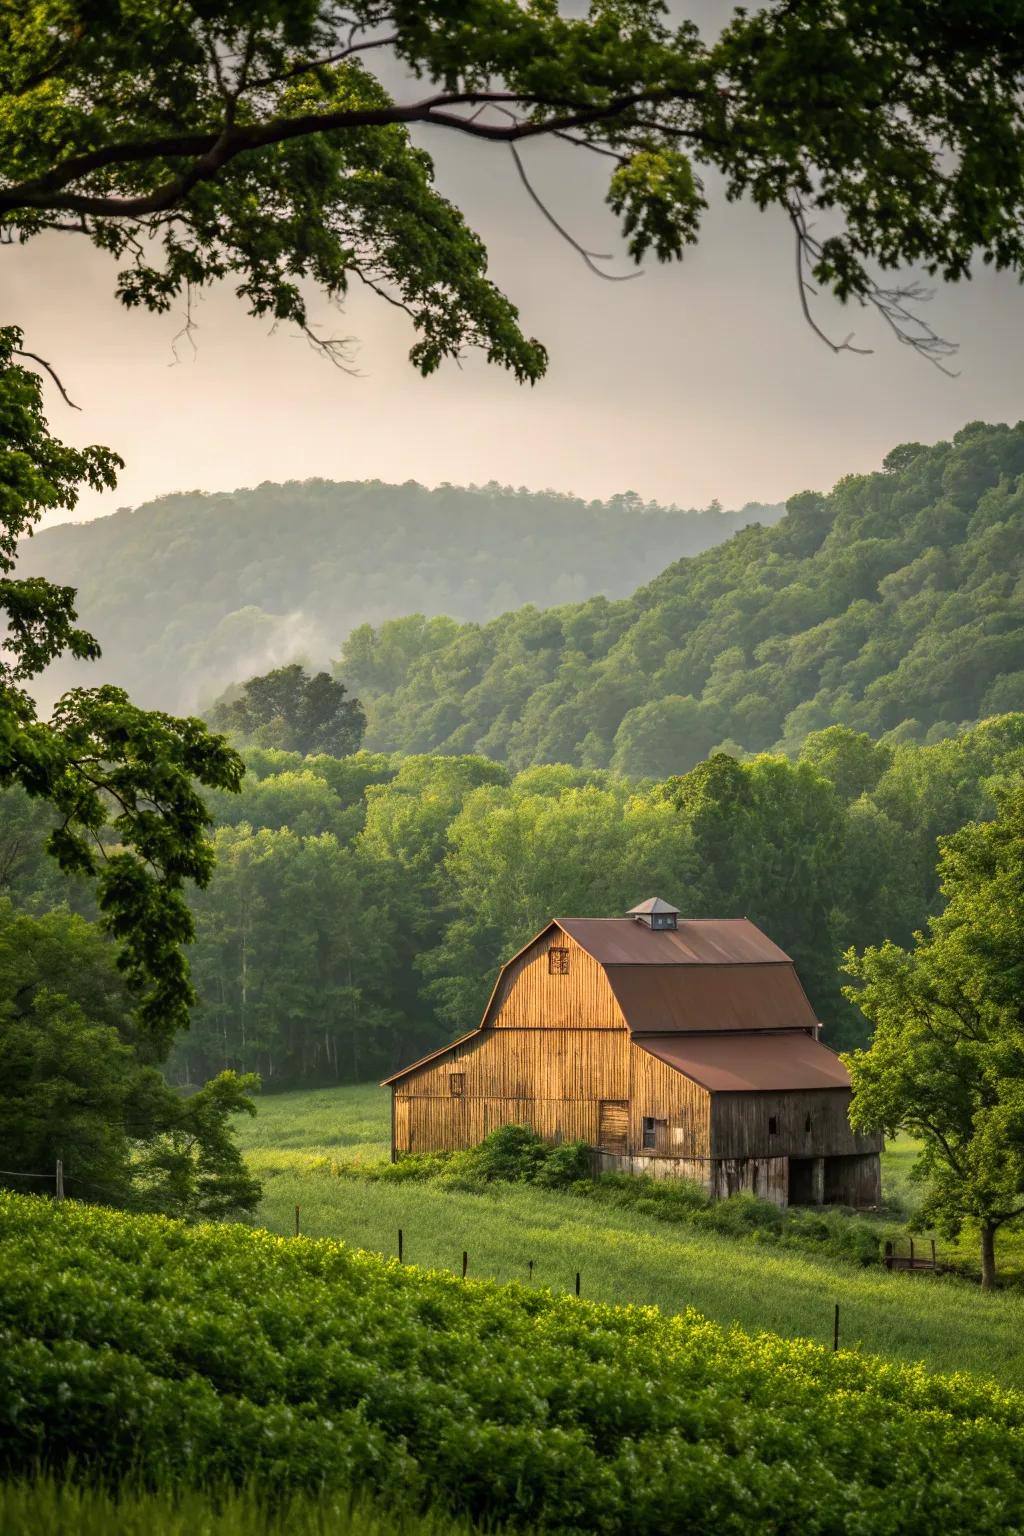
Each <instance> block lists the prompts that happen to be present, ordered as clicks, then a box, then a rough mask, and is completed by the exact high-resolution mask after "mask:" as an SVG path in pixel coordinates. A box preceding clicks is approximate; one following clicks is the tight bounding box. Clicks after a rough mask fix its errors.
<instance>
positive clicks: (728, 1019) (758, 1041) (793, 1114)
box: [386, 897, 881, 1206]
mask: <svg viewBox="0 0 1024 1536" xmlns="http://www.w3.org/2000/svg"><path fill="white" fill-rule="evenodd" d="M820 1029H821V1026H820V1025H819V1023H818V1021H817V1020H816V1019H815V1017H814V1013H813V1011H812V1009H811V1005H810V1003H809V1002H808V1000H807V995H806V993H805V992H804V989H803V987H802V986H801V984H800V979H799V977H798V976H797V973H796V968H795V967H794V965H793V962H792V961H791V960H790V958H789V956H788V955H786V954H784V953H783V951H782V950H781V949H779V948H778V946H777V945H775V944H773V943H772V941H771V940H770V939H769V938H768V937H767V936H766V935H765V934H764V933H762V932H761V930H760V929H759V928H757V927H755V926H754V924H753V923H751V922H748V921H747V919H746V918H730V919H700V920H690V919H686V920H682V919H680V917H679V914H678V912H677V910H676V909H675V908H674V907H671V906H669V905H668V904H667V903H666V902H663V901H661V900H659V899H658V898H656V897H655V898H652V899H651V900H649V901H645V902H643V903H642V904H641V905H640V906H639V907H635V908H634V909H633V910H632V911H631V912H630V913H629V914H628V916H626V917H622V918H591V917H566V918H555V919H553V920H552V921H551V922H550V923H549V924H548V925H547V927H546V928H544V929H543V930H542V932H540V933H539V934H537V936H536V937H535V938H533V939H531V940H530V942H529V944H527V945H526V946H525V948H523V949H521V950H520V951H519V953H518V954H517V955H514V956H513V958H512V959H511V960H509V962H508V963H507V964H506V965H505V966H504V967H503V968H502V971H501V974H500V975H499V977H498V980H497V984H496V985H495V988H494V991H493V993H492V995H491V999H490V1002H489V1003H488V1004H487V1007H486V1009H485V1010H484V1016H483V1018H482V1019H481V1021H480V1023H479V1025H478V1026H477V1028H476V1029H474V1030H473V1031H472V1032H471V1033H470V1034H468V1035H465V1036H463V1037H462V1039H460V1040H457V1041H455V1042H454V1044H452V1045H448V1046H445V1047H444V1048H443V1049H442V1050H439V1051H434V1052H432V1054H431V1055H429V1056H425V1057H424V1058H423V1059H422V1060H421V1061H417V1062H414V1063H413V1065H412V1066H410V1067H406V1068H405V1070H404V1071H402V1072H397V1073H395V1075H394V1076H393V1077H390V1078H388V1079H387V1080H386V1083H387V1085H388V1086H390V1087H391V1090H392V1156H393V1157H398V1156H401V1155H402V1154H403V1153H407V1152H428V1151H435V1150H438V1149H454V1148H459V1147H469V1146H472V1145H474V1144H475V1143H476V1142H479V1141H481V1140H482V1139H483V1138H484V1136H486V1135H487V1134H488V1132H490V1131H492V1130H494V1129H495V1127H496V1126H499V1125H507V1124H517V1125H530V1126H532V1127H533V1129H534V1130H535V1131H537V1132H538V1134H539V1135H541V1136H544V1137H546V1138H548V1139H549V1140H551V1141H561V1140H575V1139H582V1140H584V1141H586V1142H588V1143H590V1145H591V1146H593V1148H594V1149H595V1158H594V1162H595V1168H596V1170H597V1171H602V1172H603V1171H608V1170H612V1169H620V1170H628V1171H630V1172H633V1173H650V1174H654V1175H655V1176H658V1177H669V1176H673V1175H676V1176H683V1177H685V1178H688V1179H695V1180H697V1181H698V1182H699V1183H701V1184H703V1185H704V1187H705V1188H706V1189H707V1190H708V1192H709V1193H710V1194H712V1195H714V1196H716V1197H717V1196H725V1195H730V1194H735V1193H736V1192H738V1191H740V1190H750V1191H752V1192H753V1193H755V1194H758V1195H761V1196H763V1197H765V1198H767V1199H769V1200H773V1201H775V1202H776V1203H777V1204H779V1205H786V1204H788V1203H790V1202H792V1203H795V1204H802V1205H809V1204H822V1203H825V1204H843V1205H851V1206H870V1205H876V1204H877V1203H878V1201H879V1198H880V1172H879V1152H880V1151H881V1140H880V1138H878V1137H875V1136H862V1135H858V1134H857V1133H856V1132H854V1131H853V1130H852V1129H851V1128H850V1123H849V1119H848V1108H849V1103H850V1079H849V1076H848V1074H847V1071H846V1068H845V1067H844V1066H843V1064H842V1062H841V1061H840V1060H839V1058H838V1056H836V1055H835V1053H834V1052H832V1051H830V1050H829V1049H828V1048H827V1047H826V1046H824V1045H822V1044H821V1043H820V1040H819V1034H820Z"/></svg>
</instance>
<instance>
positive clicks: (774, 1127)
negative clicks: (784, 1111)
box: [768, 1115, 779, 1136]
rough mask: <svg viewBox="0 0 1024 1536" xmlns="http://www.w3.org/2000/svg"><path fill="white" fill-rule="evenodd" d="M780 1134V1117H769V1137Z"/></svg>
mask: <svg viewBox="0 0 1024 1536" xmlns="http://www.w3.org/2000/svg"><path fill="white" fill-rule="evenodd" d="M778 1133H779V1117H778V1115H769V1116H768V1135H769V1136H777V1135H778Z"/></svg>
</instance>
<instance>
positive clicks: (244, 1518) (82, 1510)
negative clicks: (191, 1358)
mask: <svg viewBox="0 0 1024 1536" xmlns="http://www.w3.org/2000/svg"><path fill="white" fill-rule="evenodd" d="M482 1529H483V1527H480V1526H477V1525H470V1524H469V1523H467V1522H465V1521H463V1520H459V1519H456V1518H455V1517H454V1516H452V1515H450V1514H443V1515H441V1514H439V1515H430V1514H427V1515H415V1514H403V1513H402V1512H401V1511H397V1510H394V1509H390V1508H384V1507H382V1506H380V1505H378V1504H375V1503H374V1502H372V1501H371V1500H369V1499H366V1498H359V1497H357V1498H353V1499H348V1498H341V1499H339V1498H336V1497H329V1496H321V1497H319V1498H316V1499H313V1498H296V1499H292V1500H290V1501H289V1502H288V1503H287V1504H286V1505H285V1506H284V1507H283V1508H282V1507H278V1508H277V1509H275V1510H273V1511H271V1510H268V1509H267V1508H266V1506H265V1505H264V1504H263V1503H262V1502H261V1501H260V1500H259V1499H257V1498H256V1497H255V1496H254V1495H253V1494H251V1493H247V1492H244V1491H243V1492H238V1491H236V1490H233V1489H227V1490H225V1492H224V1493H223V1494H222V1495H221V1496H219V1497H218V1498H216V1499H214V1498H212V1497H211V1496H210V1495H209V1494H205V1493H199V1492H194V1491H193V1492H189V1491H180V1490H179V1491H178V1492H177V1493H173V1492H170V1491H168V1492H161V1493H154V1492H151V1491H138V1490H132V1489H130V1488H121V1489H119V1490H116V1491H113V1490H109V1489H105V1488H98V1487H93V1486H90V1485H88V1484H82V1483H75V1482H72V1481H68V1480H58V1479H56V1478H53V1477H50V1476H47V1475H40V1476H39V1477H35V1478H18V1479H15V1480H12V1481H11V1482H7V1483H4V1482H0V1532H2V1533H3V1536H474V1533H476V1532H480V1531H481V1530H482Z"/></svg>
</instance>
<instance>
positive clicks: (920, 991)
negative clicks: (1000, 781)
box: [846, 787, 1024, 1288]
mask: <svg viewBox="0 0 1024 1536" xmlns="http://www.w3.org/2000/svg"><path fill="white" fill-rule="evenodd" d="M997 794H998V806H999V814H998V815H997V817H996V818H995V820H993V821H990V822H981V823H970V824H968V826H966V827H964V828H963V830H962V831H961V832H958V833H955V834H954V835H952V836H951V837H945V838H941V839H940V849H941V857H940V863H939V869H940V875H941V881H942V894H943V895H944V896H945V898H946V907H945V910H944V911H943V913H942V915H941V917H937V918H933V919H932V922H931V924H930V927H929V931H928V933H927V934H924V933H918V934H917V935H915V945H914V949H913V950H912V951H910V952H907V951H905V950H902V949H900V948H898V947H897V946H896V945H895V944H892V943H886V944H883V945H882V946H881V947H880V948H873V949H868V950H866V951H865V952H864V954H862V955H860V956H857V955H856V954H855V953H854V952H853V951H851V952H850V953H849V955H848V956H847V962H846V963H847V969H848V971H849V972H850V974H851V975H852V976H853V977H854V978H855V979H856V981H857V983H858V985H857V986H855V987H851V988H849V989H848V992H847V995H848V997H849V998H850V999H851V1001H853V1002H855V1003H856V1004H857V1006H858V1007H859V1008H861V1009H862V1010H863V1012H864V1013H865V1014H866V1016H867V1017H868V1018H869V1019H870V1020H871V1022H872V1023H873V1025H874V1027H875V1033H874V1038H873V1040H872V1043H871V1046H870V1049H868V1050H866V1051H857V1052H855V1053H854V1054H852V1055H851V1056H848V1057H847V1058H846V1061H847V1064H848V1066H849V1068H850V1075H851V1077H852V1078H853V1106H852V1109H851V1112H850V1119H851V1121H852V1123H853V1124H854V1126H855V1127H856V1128H857V1129H859V1130H884V1131H888V1132H895V1131H898V1130H904V1131H908V1132H909V1133H910V1134H911V1135H913V1136H915V1137H918V1138H919V1139H920V1142H921V1148H920V1151H919V1153H918V1157H917V1162H916V1164H915V1168H914V1173H915V1176H916V1177H917V1178H918V1179H920V1180H921V1181H923V1183H924V1187H925V1198H924V1203H923V1205H922V1209H921V1214H922V1217H923V1219H925V1220H929V1221H932V1222H934V1223H935V1224H936V1225H937V1226H938V1227H939V1229H940V1230H942V1231H944V1232H946V1233H949V1234H951V1235H955V1234H956V1233H957V1232H958V1231H959V1230H960V1228H961V1227H962V1225H963V1223H964V1222H965V1221H971V1222H973V1223H975V1224H976V1226H977V1228H978V1231H979V1234H980V1240H981V1280H982V1285H983V1286H984V1287H986V1288H990V1287H991V1286H992V1285H994V1283H995V1273H996V1263H995V1241H996V1234H997V1233H998V1232H999V1230H1000V1228H1002V1227H1005V1226H1007V1225H1008V1224H1010V1223H1018V1222H1019V1221H1020V1220H1021V1218H1022V1217H1024V790H1021V789H1020V788H1019V787H1018V788H1016V789H1013V790H1008V789H1003V790H1001V791H998V792H997Z"/></svg>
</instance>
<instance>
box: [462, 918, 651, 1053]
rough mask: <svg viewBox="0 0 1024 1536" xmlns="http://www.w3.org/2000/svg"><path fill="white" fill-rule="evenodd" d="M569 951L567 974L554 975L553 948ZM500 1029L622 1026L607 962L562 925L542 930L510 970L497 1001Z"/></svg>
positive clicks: (494, 1019) (492, 1020) (494, 1018)
mask: <svg viewBox="0 0 1024 1536" xmlns="http://www.w3.org/2000/svg"><path fill="white" fill-rule="evenodd" d="M550 949H567V950H568V951H569V973H568V975H567V976H557V975H556V976H552V975H551V974H550V971H549V969H548V964H549V962H548V951H549V950H550ZM488 1025H489V1026H491V1025H493V1026H494V1028H495V1029H544V1030H550V1029H622V1028H623V1027H624V1020H623V1017H622V1014H621V1013H620V1012H619V1005H618V1003H617V1002H616V1001H615V997H614V994H613V993H612V989H611V987H610V986H609V985H608V980H607V978H606V976H605V973H604V971H603V970H602V968H601V966H599V965H598V963H597V961H596V960H595V959H594V958H593V956H592V955H588V954H587V951H586V950H585V949H581V948H580V946H579V945H578V944H577V943H576V941H575V940H574V939H570V938H569V936H568V934H565V933H563V932H562V931H561V929H560V928H553V929H551V930H550V931H549V932H547V933H542V934H541V936H540V938H539V939H536V940H535V941H534V942H533V943H532V944H531V945H530V946H529V948H528V949H526V950H524V951H523V953H522V954H521V955H520V956H519V958H518V959H517V960H513V961H512V963H511V964H510V965H509V966H508V968H507V970H506V971H505V974H504V976H503V977H502V978H501V981H500V983H499V986H498V991H497V994H496V996H495V998H494V1002H493V1004H492V1006H491V1011H490V1017H489V1019H488Z"/></svg>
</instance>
